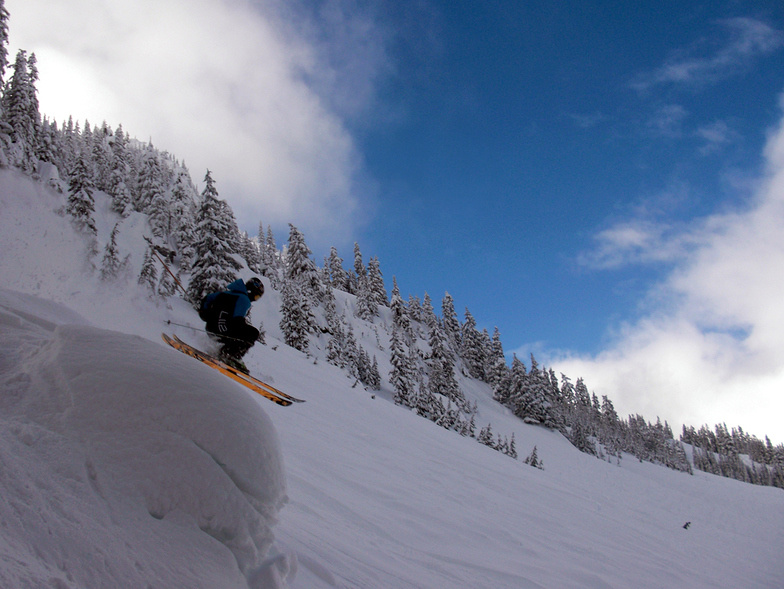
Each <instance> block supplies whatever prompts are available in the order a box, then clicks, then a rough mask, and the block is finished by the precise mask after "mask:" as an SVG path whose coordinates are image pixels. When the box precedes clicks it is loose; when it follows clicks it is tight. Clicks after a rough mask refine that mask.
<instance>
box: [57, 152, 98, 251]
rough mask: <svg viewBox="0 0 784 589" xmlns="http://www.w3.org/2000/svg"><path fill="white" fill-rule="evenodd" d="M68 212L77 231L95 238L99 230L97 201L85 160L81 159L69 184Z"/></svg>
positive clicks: (77, 162) (78, 160)
mask: <svg viewBox="0 0 784 589" xmlns="http://www.w3.org/2000/svg"><path fill="white" fill-rule="evenodd" d="M65 210H66V212H67V213H68V214H69V215H70V216H71V222H72V223H73V225H74V227H75V228H76V230H77V231H80V232H82V233H85V234H88V235H90V236H92V237H95V236H96V235H97V234H98V230H97V229H96V227H95V218H94V214H95V199H93V186H92V183H91V182H90V178H89V176H88V173H87V166H86V165H85V162H84V158H83V157H79V159H77V161H76V167H75V168H74V170H73V172H72V173H71V180H70V182H69V184H68V202H67V204H66V209H65Z"/></svg>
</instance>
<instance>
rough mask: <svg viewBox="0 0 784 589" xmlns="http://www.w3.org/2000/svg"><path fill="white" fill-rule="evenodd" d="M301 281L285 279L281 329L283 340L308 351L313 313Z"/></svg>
mask: <svg viewBox="0 0 784 589" xmlns="http://www.w3.org/2000/svg"><path fill="white" fill-rule="evenodd" d="M300 289H301V286H300V283H299V281H297V280H290V279H288V278H287V279H285V280H284V281H283V288H282V291H281V297H282V302H281V306H280V315H281V319H280V330H281V331H282V332H283V341H284V342H285V343H286V345H287V346H291V347H292V348H294V349H295V350H299V351H300V352H307V351H308V347H309V345H310V344H309V341H308V333H309V332H310V326H311V323H312V315H311V311H310V307H309V306H308V303H307V298H306V297H304V296H303V295H302V292H301V290H300Z"/></svg>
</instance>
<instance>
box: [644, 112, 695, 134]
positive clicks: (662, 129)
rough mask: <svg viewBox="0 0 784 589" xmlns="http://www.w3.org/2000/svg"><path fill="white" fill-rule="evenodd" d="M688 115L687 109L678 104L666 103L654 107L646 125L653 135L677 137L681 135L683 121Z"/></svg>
mask: <svg viewBox="0 0 784 589" xmlns="http://www.w3.org/2000/svg"><path fill="white" fill-rule="evenodd" d="M688 116H689V113H688V111H687V110H686V109H685V108H684V107H683V106H681V105H680V104H666V105H664V106H661V107H659V108H657V109H656V112H654V113H653V116H652V117H651V118H650V119H648V124H647V127H648V129H649V131H650V132H651V133H653V134H654V135H658V136H660V137H669V138H672V139H677V138H678V137H681V136H682V135H683V123H684V121H685V120H686V119H687V118H688Z"/></svg>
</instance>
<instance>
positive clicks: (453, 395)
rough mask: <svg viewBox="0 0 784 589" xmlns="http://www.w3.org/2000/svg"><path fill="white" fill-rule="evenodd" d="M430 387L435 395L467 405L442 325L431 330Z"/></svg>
mask: <svg viewBox="0 0 784 589" xmlns="http://www.w3.org/2000/svg"><path fill="white" fill-rule="evenodd" d="M428 364H429V366H430V373H429V389H430V392H431V393H432V394H433V395H441V396H444V397H446V398H447V399H449V400H451V401H454V402H455V403H457V404H458V406H459V407H461V408H462V407H465V406H466V400H465V397H464V396H463V393H462V391H461V390H460V388H459V387H458V385H457V380H455V368H454V361H453V359H452V355H451V354H450V353H449V351H448V350H447V349H446V338H445V337H444V335H443V333H442V332H441V328H440V327H438V326H437V327H436V328H435V329H433V330H431V332H430V358H429V361H428Z"/></svg>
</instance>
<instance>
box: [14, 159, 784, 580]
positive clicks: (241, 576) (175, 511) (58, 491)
mask: <svg viewBox="0 0 784 589" xmlns="http://www.w3.org/2000/svg"><path fill="white" fill-rule="evenodd" d="M97 196H98V198H97V203H96V208H97V212H96V221H97V224H98V230H99V242H100V246H101V247H102V246H103V244H105V243H106V241H107V239H108V236H109V232H110V231H111V229H112V227H113V226H114V223H116V222H117V220H118V219H116V218H114V217H112V214H111V213H110V212H109V211H108V206H106V203H105V201H104V200H102V199H101V196H102V195H100V194H99V195H97ZM63 202H64V197H63V196H62V195H58V194H55V193H53V192H52V191H50V190H48V189H45V188H43V187H42V186H41V185H40V184H35V183H33V182H31V181H29V180H28V179H26V178H24V177H22V176H21V175H19V174H16V173H13V172H8V171H0V209H1V210H2V211H3V213H2V215H0V286H1V287H3V288H4V289H5V290H1V291H0V586H2V587H55V588H58V589H63V588H77V587H79V588H83V587H89V588H92V587H165V588H169V587H189V588H190V587H205V588H206V587H210V588H223V587H225V588H231V587H242V588H246V587H249V588H253V589H257V588H272V589H274V588H280V587H290V588H294V589H300V588H301V589H310V588H315V589H319V588H330V587H339V588H359V589H369V588H406V589H408V588H412V589H413V588H466V589H468V588H470V589H477V588H487V589H499V588H510V589H511V588H529V587H531V588H533V587H548V588H569V587H573V588H586V587H588V588H609V587H615V588H626V587H667V588H671V587H689V588H703V587H704V588H709V587H710V588H715V587H726V588H737V587H744V588H763V587H764V588H771V589H772V588H781V587H782V579H784V564H783V563H784V554H783V553H782V548H781V547H782V546H784V493H783V492H782V491H781V489H776V488H770V487H759V486H752V485H748V484H744V483H741V482H738V481H735V480H731V479H725V478H720V477H716V476H712V475H708V474H705V473H702V472H699V471H696V472H695V474H694V475H693V476H690V475H688V474H684V473H681V472H675V471H671V470H668V469H666V468H663V467H660V466H655V465H652V464H648V463H640V462H638V461H636V460H635V459H633V458H632V457H629V456H626V457H624V459H623V460H621V461H620V464H618V463H617V462H615V461H613V462H612V463H608V462H606V461H602V460H597V459H596V458H594V457H591V456H588V455H586V454H582V453H580V452H578V451H577V450H576V449H575V448H574V447H572V446H571V445H570V444H569V443H568V442H567V441H566V440H565V439H564V438H563V437H562V436H561V435H560V434H558V433H556V432H552V431H549V430H546V429H543V428H540V427H536V426H531V425H526V424H524V423H522V422H521V421H519V420H518V419H516V418H515V417H513V416H511V415H509V414H508V412H507V411H505V410H504V409H503V408H502V407H500V406H499V405H498V404H496V403H495V402H494V401H492V398H491V393H490V391H489V389H488V388H487V386H486V385H484V384H481V383H477V382H475V381H471V380H468V379H462V378H461V380H460V384H461V386H462V387H463V389H464V391H465V393H466V396H467V397H468V398H469V400H470V401H472V402H473V401H476V402H477V403H478V409H479V414H478V418H477V425H478V426H479V427H482V426H484V425H485V424H487V423H492V426H493V431H494V432H497V433H499V434H501V435H503V436H509V437H511V435H512V433H514V434H515V439H516V443H517V449H518V452H519V453H520V455H521V458H522V457H524V456H526V455H527V454H528V453H529V452H530V451H531V450H532V449H533V447H534V446H536V447H537V450H538V453H539V456H540V457H541V458H542V459H543V461H544V467H545V470H539V469H535V468H531V467H530V466H527V465H525V464H524V463H523V461H522V460H513V459H511V458H510V457H508V456H505V455H503V454H501V453H499V452H496V451H494V450H492V449H490V448H488V447H485V446H482V445H480V444H478V443H476V441H475V440H473V439H471V438H463V437H461V436H459V435H458V434H456V433H454V432H450V431H447V430H444V429H442V428H440V427H438V426H436V425H434V424H432V423H430V422H429V421H427V420H424V419H422V418H420V417H417V416H416V415H415V414H414V413H412V412H410V411H408V410H405V409H402V408H401V407H398V406H395V405H394V404H393V403H391V402H390V396H391V392H390V390H389V385H388V383H385V384H384V385H383V388H382V391H381V392H379V393H377V394H373V393H372V392H368V391H365V390H363V389H362V388H361V386H359V385H357V386H352V385H353V384H354V382H353V380H350V379H348V378H347V377H346V375H345V373H344V372H342V371H340V370H338V369H337V368H335V367H333V366H331V365H329V364H328V363H327V362H326V361H325V360H324V355H323V351H322V350H320V349H319V348H318V347H317V346H318V345H320V342H318V341H314V342H313V343H314V346H313V350H312V351H313V354H312V355H310V356H306V355H304V354H302V353H300V352H297V351H295V350H293V349H291V348H288V347H287V346H285V345H284V344H283V343H282V341H281V336H280V332H279V330H278V328H277V323H278V321H279V314H278V308H279V304H280V298H279V296H278V293H276V292H275V291H273V290H272V289H270V288H268V289H267V294H266V295H265V296H264V298H263V299H262V300H261V301H259V302H258V303H256V304H255V305H254V311H253V318H254V322H255V323H256V324H258V322H259V321H260V320H263V322H264V326H265V328H266V331H267V338H266V339H267V345H256V346H255V347H254V348H253V350H252V351H251V352H250V353H249V354H248V356H247V364H248V366H249V368H250V369H251V371H252V372H253V373H255V374H257V375H258V376H260V377H261V378H263V379H265V380H268V381H269V382H271V383H272V384H274V385H275V386H277V387H279V388H281V389H282V390H285V391H289V392H291V393H292V394H294V395H296V396H298V397H302V398H305V399H307V402H306V403H303V404H298V405H294V406H291V407H279V406H277V405H274V404H272V403H270V402H269V401H267V400H265V399H263V398H261V397H258V396H256V395H255V394H254V393H252V392H251V391H249V390H247V389H245V388H243V387H241V386H240V385H238V384H236V383H234V382H233V381H231V380H229V379H226V378H224V377H222V376H221V375H220V374H218V373H217V372H215V371H213V370H211V369H210V368H208V367H206V366H204V365H202V364H200V363H199V362H197V361H196V360H193V359H191V358H188V357H186V356H185V355H183V354H180V353H179V352H177V351H175V350H172V349H171V348H169V347H167V346H165V345H164V344H163V343H162V342H161V339H160V333H161V331H168V332H173V333H176V334H177V335H179V336H180V337H181V338H183V339H184V340H186V341H189V342H191V343H192V344H194V345H196V346H197V347H201V348H203V349H208V348H209V347H210V346H211V343H210V342H209V341H208V340H207V339H206V336H204V335H203V334H202V333H200V332H198V331H195V330H194V329H191V328H188V327H183V326H186V325H190V326H191V327H195V328H198V327H200V325H201V324H200V322H199V320H198V318H197V317H196V314H195V313H194V311H193V310H192V308H191V307H190V306H189V305H188V304H186V303H185V302H184V301H182V300H180V299H178V298H173V299H170V300H169V301H168V302H166V303H163V302H160V301H159V302H157V303H156V302H153V301H150V300H149V299H148V298H147V296H146V294H145V293H144V292H143V291H142V290H141V289H140V288H139V287H137V285H136V280H135V272H138V268H139V264H140V262H141V257H142V253H143V244H140V243H139V242H140V241H142V240H141V235H142V234H143V233H144V232H145V230H146V228H145V225H144V219H143V218H141V216H136V215H134V216H131V217H130V218H128V219H126V220H125V221H123V224H122V226H121V232H120V236H121V238H120V242H119V243H120V248H121V250H122V252H121V253H123V255H125V254H130V255H131V266H132V271H131V274H130V275H129V277H128V278H127V279H126V280H125V281H124V282H123V281H121V282H120V283H118V284H115V285H107V284H102V283H100V281H98V279H97V278H96V275H95V274H96V273H95V272H91V271H90V269H89V267H86V265H85V263H84V243H83V242H82V240H81V239H80V238H79V236H77V235H76V234H75V233H74V232H73V230H72V229H71V228H70V225H69V224H68V222H67V220H65V219H63V218H62V217H61V216H59V215H58V214H57V213H56V212H55V211H57V210H58V208H59V207H61V206H62V204H63ZM267 286H269V285H267ZM339 294H340V293H339ZM338 301H339V304H340V305H343V306H344V307H346V308H348V307H349V306H350V304H351V301H350V300H349V297H348V296H347V295H346V296H342V295H341V296H340V297H339V299H338ZM388 319H389V318H388V317H386V316H382V317H381V318H379V319H377V320H376V324H375V325H371V324H368V323H364V322H360V321H357V320H354V319H353V317H351V316H350V320H351V321H353V322H354V331H355V334H356V336H357V339H358V341H360V343H361V344H362V346H363V347H364V348H365V349H367V350H369V351H371V353H374V354H376V355H377V357H378V359H379V365H380V368H381V373H382V376H386V374H387V372H388V370H389V361H388V357H387V356H385V355H384V351H385V350H388V336H387V335H386V332H385V330H384V328H383V324H384V323H385V322H388ZM166 321H171V322H172V324H170V325H166V323H165V322H166ZM174 324H181V325H182V326H180V325H174ZM322 347H323V346H322ZM663 417H666V416H663ZM687 521H688V522H691V525H690V527H689V528H688V529H684V527H683V526H684V524H685V523H686V522H687Z"/></svg>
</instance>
